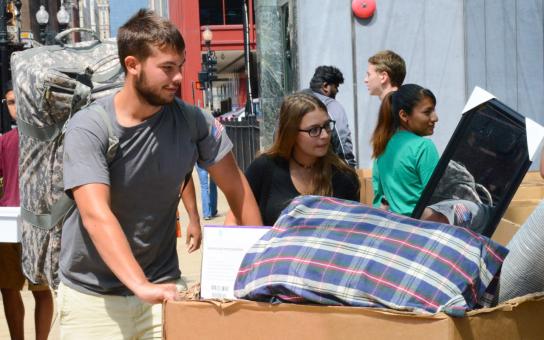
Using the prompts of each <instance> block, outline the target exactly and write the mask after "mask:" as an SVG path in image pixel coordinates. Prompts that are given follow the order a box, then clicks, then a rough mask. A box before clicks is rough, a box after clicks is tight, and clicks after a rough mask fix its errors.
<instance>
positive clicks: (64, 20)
mask: <svg viewBox="0 0 544 340" xmlns="http://www.w3.org/2000/svg"><path fill="white" fill-rule="evenodd" d="M57 21H58V22H59V32H62V31H64V30H65V29H66V28H67V27H68V24H69V23H70V13H68V11H67V10H66V8H64V5H60V9H59V11H58V12H57Z"/></svg>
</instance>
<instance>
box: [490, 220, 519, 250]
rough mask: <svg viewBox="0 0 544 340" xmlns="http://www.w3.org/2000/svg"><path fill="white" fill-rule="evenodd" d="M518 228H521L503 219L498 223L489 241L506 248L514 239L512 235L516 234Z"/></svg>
mask: <svg viewBox="0 0 544 340" xmlns="http://www.w3.org/2000/svg"><path fill="white" fill-rule="evenodd" d="M519 228H521V227H520V225H519V224H517V223H514V222H512V221H509V220H507V219H505V218H503V219H501V221H500V222H499V225H498V226H497V229H495V232H494V233H493V236H492V237H491V239H492V240H493V241H495V242H498V243H500V244H502V245H503V246H506V245H507V244H508V242H510V240H511V239H512V237H514V235H515V234H516V233H517V232H518V230H519Z"/></svg>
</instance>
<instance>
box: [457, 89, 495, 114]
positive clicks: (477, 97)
mask: <svg viewBox="0 0 544 340" xmlns="http://www.w3.org/2000/svg"><path fill="white" fill-rule="evenodd" d="M494 98H495V96H494V95H492V94H491V93H489V92H487V91H486V90H484V89H482V88H481V87H478V86H476V87H474V90H472V93H471V94H470V97H469V98H468V101H467V103H466V104H465V107H464V108H463V112H462V113H465V112H467V111H469V110H472V109H473V108H475V107H476V106H478V105H480V104H482V103H485V102H487V101H489V100H491V99H494Z"/></svg>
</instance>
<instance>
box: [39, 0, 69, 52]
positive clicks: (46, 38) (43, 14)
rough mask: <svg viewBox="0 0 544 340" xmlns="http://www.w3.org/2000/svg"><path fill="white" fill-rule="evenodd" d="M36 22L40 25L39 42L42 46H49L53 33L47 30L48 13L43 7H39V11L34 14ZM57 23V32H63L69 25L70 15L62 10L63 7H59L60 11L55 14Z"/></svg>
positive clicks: (64, 9)
mask: <svg viewBox="0 0 544 340" xmlns="http://www.w3.org/2000/svg"><path fill="white" fill-rule="evenodd" d="M36 21H37V22H38V25H40V40H41V43H42V44H44V45H49V43H50V42H51V41H50V40H51V38H50V35H51V34H52V33H54V32H49V31H48V30H47V24H48V23H49V13H47V10H46V9H45V6H44V5H40V9H39V10H38V12H36ZM57 21H58V23H59V31H60V32H62V31H64V30H65V29H66V28H67V27H68V24H69V23H70V13H68V11H67V10H66V8H64V5H60V9H59V11H58V12H57Z"/></svg>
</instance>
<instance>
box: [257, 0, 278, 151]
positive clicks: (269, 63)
mask: <svg viewBox="0 0 544 340" xmlns="http://www.w3.org/2000/svg"><path fill="white" fill-rule="evenodd" d="M254 6H255V26H256V30H257V65H258V75H259V76H258V79H259V100H260V104H261V111H262V112H263V120H262V125H261V149H263V150H264V149H267V148H268V147H270V145H272V139H273V133H274V128H275V126H276V119H277V117H278V113H279V109H280V104H281V101H282V99H283V96H284V85H283V77H284V75H283V69H284V68H283V46H282V42H281V36H282V34H281V20H280V13H279V11H278V5H277V0H255V2H254Z"/></svg>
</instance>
